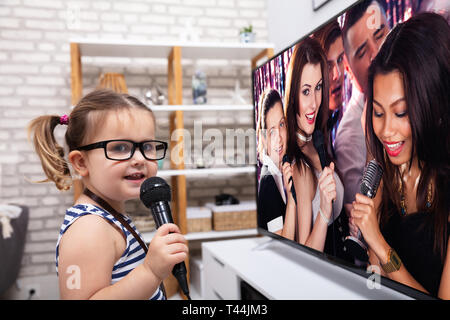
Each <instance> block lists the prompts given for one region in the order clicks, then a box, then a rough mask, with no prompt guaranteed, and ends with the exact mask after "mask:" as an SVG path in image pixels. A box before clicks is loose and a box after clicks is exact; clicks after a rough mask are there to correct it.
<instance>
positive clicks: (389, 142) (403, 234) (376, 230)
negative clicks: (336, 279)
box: [351, 13, 450, 299]
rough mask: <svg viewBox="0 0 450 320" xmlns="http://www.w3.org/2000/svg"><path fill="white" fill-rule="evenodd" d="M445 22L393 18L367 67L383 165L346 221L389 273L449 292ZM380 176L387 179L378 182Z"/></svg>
mask: <svg viewBox="0 0 450 320" xmlns="http://www.w3.org/2000/svg"><path fill="white" fill-rule="evenodd" d="M449 92H450V27H449V25H448V23H447V22H446V20H445V19H443V18H442V17H441V16H439V15H437V14H433V13H423V14H419V15H417V16H415V17H413V18H411V19H410V20H408V21H406V22H404V23H401V24H398V25H397V26H396V27H395V29H394V30H392V32H391V33H390V34H389V35H388V36H387V39H386V41H385V42H384V44H383V46H382V47H381V50H380V52H379V53H378V55H377V56H376V58H375V59H374V61H373V62H372V64H371V66H370V70H369V92H368V104H367V108H368V109H367V114H366V132H367V137H366V141H367V143H368V146H369V151H370V153H371V155H373V156H374V157H375V160H376V161H377V162H378V163H379V164H381V166H382V167H383V177H382V182H381V184H380V187H379V190H378V192H377V196H376V197H375V198H374V199H370V198H367V197H365V196H363V195H361V194H357V195H356V201H355V202H354V203H353V209H352V211H351V220H353V222H354V223H355V224H356V225H357V226H358V227H359V228H360V230H361V233H362V235H363V236H364V239H365V241H366V242H367V244H368V245H369V256H370V263H371V264H372V265H378V266H379V267H380V268H379V270H380V271H381V273H382V274H383V275H385V276H387V277H389V278H390V279H393V280H396V281H399V282H401V283H403V284H405V285H408V286H411V287H413V288H416V289H418V290H421V291H424V292H427V293H430V294H431V295H433V296H437V297H440V298H444V299H449V298H450V247H449V246H448V242H449V228H450V220H449V212H450V203H449V199H450V185H449V181H450V134H449V133H450V127H449V121H450V119H449V118H450V117H449V113H450V111H449V110H450V96H449ZM383 182H384V183H383Z"/></svg>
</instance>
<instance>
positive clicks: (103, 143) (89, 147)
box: [76, 139, 169, 161]
mask: <svg viewBox="0 0 450 320" xmlns="http://www.w3.org/2000/svg"><path fill="white" fill-rule="evenodd" d="M115 141H124V142H130V143H132V144H133V148H132V149H131V154H130V156H129V157H128V158H125V159H113V158H110V157H108V153H107V152H106V146H107V144H108V143H109V142H115ZM147 142H159V143H161V144H162V145H163V146H164V155H163V156H162V157H161V158H157V159H149V158H148V157H147V156H146V155H145V152H144V150H143V145H144V143H147ZM168 146H169V145H168V143H167V142H165V141H161V140H145V141H141V142H134V141H132V140H127V139H113V140H105V141H99V142H94V143H91V144H88V145H85V146H82V147H79V148H77V149H76V150H83V151H89V150H93V149H100V148H103V151H104V152H105V157H106V159H109V160H113V161H125V160H130V159H131V158H133V156H134V152H135V151H136V148H139V151H141V154H142V156H143V157H144V158H145V159H146V160H149V161H155V160H162V159H164V158H165V157H166V152H167V148H168Z"/></svg>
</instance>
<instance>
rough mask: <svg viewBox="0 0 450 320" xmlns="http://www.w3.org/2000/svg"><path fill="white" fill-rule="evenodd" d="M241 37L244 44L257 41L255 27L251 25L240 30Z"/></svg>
mask: <svg viewBox="0 0 450 320" xmlns="http://www.w3.org/2000/svg"><path fill="white" fill-rule="evenodd" d="M239 36H240V38H241V42H244V43H248V42H253V41H254V40H255V33H254V32H253V26H252V25H249V26H248V27H244V28H242V29H240V30H239Z"/></svg>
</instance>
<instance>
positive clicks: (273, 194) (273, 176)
mask: <svg viewBox="0 0 450 320" xmlns="http://www.w3.org/2000/svg"><path fill="white" fill-rule="evenodd" d="M257 135H258V154H259V157H260V160H261V161H262V163H263V167H262V169H261V178H260V181H259V192H258V226H259V227H261V228H264V229H266V230H268V231H270V232H274V233H276V234H278V235H281V236H283V237H285V238H288V239H290V240H294V237H295V226H294V224H295V202H294V199H293V196H292V194H291V192H285V190H290V189H291V185H292V181H289V178H290V177H291V176H292V172H291V167H290V166H289V163H285V164H284V165H283V164H282V160H283V156H284V154H285V153H286V146H287V142H286V139H287V130H286V120H285V118H284V112H283V104H282V101H281V97H280V94H279V93H278V91H276V90H275V89H269V90H267V91H265V92H264V93H263V94H262V96H261V99H260V103H259V109H258V123H257Z"/></svg>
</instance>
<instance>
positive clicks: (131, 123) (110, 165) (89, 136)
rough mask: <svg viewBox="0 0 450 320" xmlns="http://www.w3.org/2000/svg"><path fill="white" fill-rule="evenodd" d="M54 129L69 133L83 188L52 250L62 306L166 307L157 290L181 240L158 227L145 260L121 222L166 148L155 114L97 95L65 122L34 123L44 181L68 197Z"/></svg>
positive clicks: (180, 250)
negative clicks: (92, 302)
mask: <svg viewBox="0 0 450 320" xmlns="http://www.w3.org/2000/svg"><path fill="white" fill-rule="evenodd" d="M57 125H67V131H66V134H65V140H66V143H67V145H68V148H69V154H68V161H69V162H70V164H71V165H72V168H73V170H75V171H76V173H77V174H78V175H79V176H81V178H82V181H83V184H84V186H85V188H86V189H85V192H84V193H83V194H82V195H81V196H80V197H79V198H78V199H77V200H76V202H75V205H74V206H73V207H71V208H69V209H67V211H66V215H65V217H64V222H63V224H62V226H61V230H60V234H59V238H58V242H57V244H56V271H57V273H58V276H59V288H60V294H61V298H62V299H149V298H150V299H164V298H165V297H164V294H163V292H162V290H160V288H159V286H160V284H161V282H162V280H163V279H165V278H166V277H167V276H168V275H169V273H170V272H171V270H172V268H173V266H174V265H175V264H177V263H179V262H181V261H183V260H185V259H186V257H187V253H188V248H187V246H186V240H185V238H184V237H183V236H182V235H181V234H180V230H179V229H178V227H177V226H176V225H174V224H166V225H163V226H161V227H160V228H159V229H158V230H157V232H156V234H155V236H154V238H153V239H152V241H151V243H150V246H149V248H148V253H147V254H146V253H145V250H147V248H145V244H144V243H143V241H142V237H141V236H140V234H138V231H137V230H136V227H135V226H134V225H133V223H132V221H131V220H130V219H129V217H127V216H124V215H122V214H121V213H122V212H124V211H125V210H124V203H125V201H126V200H129V199H135V198H139V193H140V186H141V184H142V182H143V181H144V180H145V179H147V178H149V177H152V176H155V175H156V171H157V160H159V159H162V158H164V156H165V153H166V149H167V144H166V143H165V142H162V141H157V140H154V137H155V118H154V116H153V113H152V111H151V110H150V109H148V108H147V107H146V106H145V105H144V104H142V103H141V102H140V101H139V100H138V99H136V98H134V97H132V96H129V95H126V94H117V93H114V92H112V91H109V90H97V91H94V92H92V93H90V94H88V95H86V96H85V97H84V98H82V99H81V100H80V102H79V103H78V104H77V105H76V107H75V108H74V109H73V111H72V113H71V114H70V116H69V117H67V116H62V117H59V116H51V115H46V116H41V117H38V118H36V119H34V120H33V121H32V122H31V123H30V125H29V128H28V131H29V134H30V135H32V134H33V133H34V134H33V141H34V146H35V149H36V152H37V154H38V155H39V157H40V159H41V163H42V168H43V169H44V172H45V174H46V176H47V178H48V179H47V180H45V181H53V182H54V183H55V184H56V187H57V188H58V189H60V190H68V189H69V188H70V186H71V183H72V178H71V174H70V170H69V165H68V162H67V161H66V160H65V159H64V150H63V148H62V147H61V146H59V145H58V144H57V142H56V140H55V137H54V134H53V131H54V129H55V127H56V126H57ZM121 221H122V222H121ZM130 226H131V228H132V229H131V228H130ZM128 230H129V231H128ZM130 231H131V232H130ZM133 234H134V236H133Z"/></svg>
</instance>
